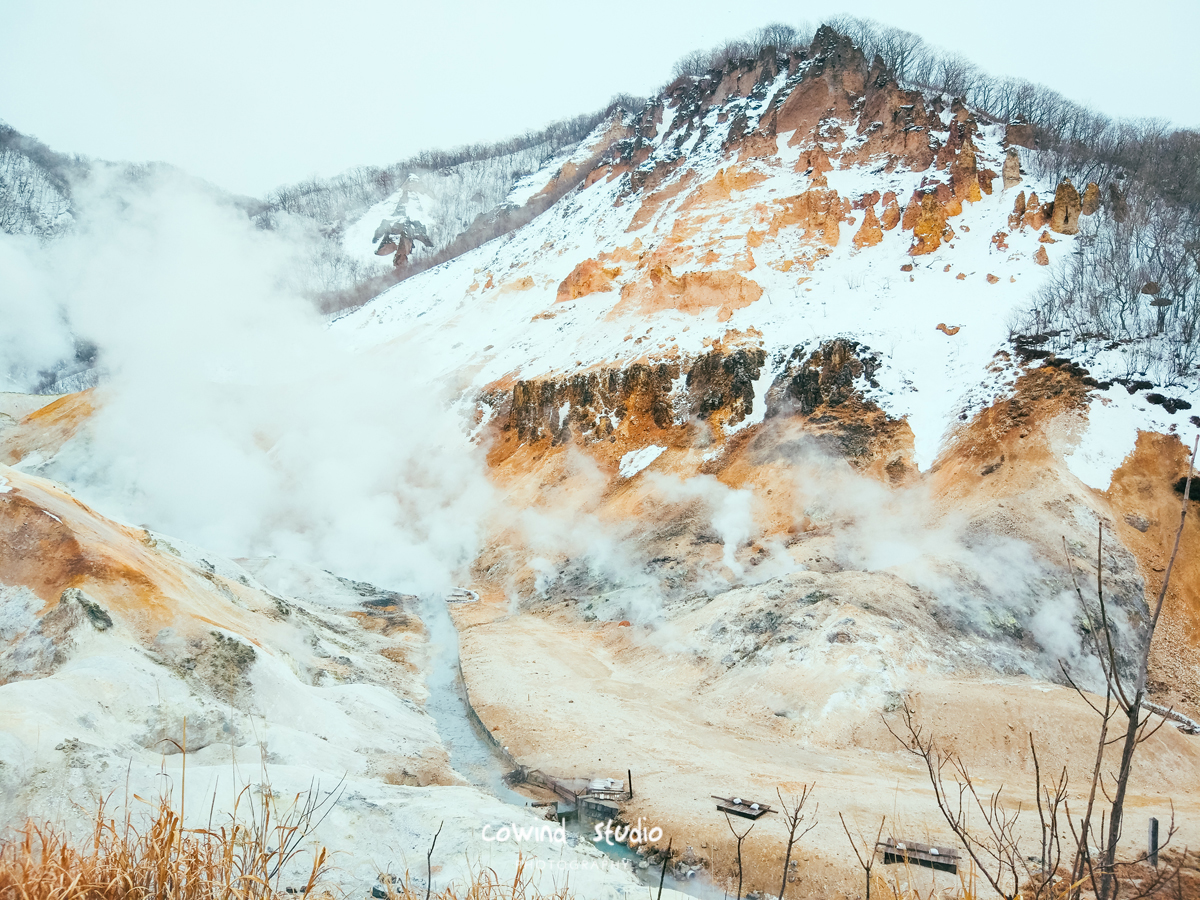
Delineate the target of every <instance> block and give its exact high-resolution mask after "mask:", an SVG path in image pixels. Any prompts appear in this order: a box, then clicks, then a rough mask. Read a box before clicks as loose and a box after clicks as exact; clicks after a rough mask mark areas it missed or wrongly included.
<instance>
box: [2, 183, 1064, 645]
mask: <svg viewBox="0 0 1200 900" xmlns="http://www.w3.org/2000/svg"><path fill="white" fill-rule="evenodd" d="M118 188H119V189H118ZM90 192H91V193H90V196H85V197H84V198H83V199H84V202H82V203H80V208H82V209H84V210H88V211H89V212H90V214H89V215H88V216H87V217H86V218H85V219H84V220H83V221H81V222H80V223H79V224H78V226H77V227H76V228H75V229H74V231H73V232H72V233H71V234H70V235H68V236H66V237H64V238H62V239H60V240H58V241H55V242H52V243H49V244H46V245H39V244H37V243H36V242H34V241H31V240H29V239H20V238H11V237H4V238H3V240H0V283H2V284H4V285H5V286H6V289H5V291H4V293H3V294H2V295H0V312H3V314H4V320H3V328H2V330H0V351H2V352H3V353H4V354H5V363H6V365H5V366H3V367H0V368H4V369H6V370H7V371H8V372H9V373H10V376H15V377H22V376H23V377H25V378H29V377H30V375H31V373H35V372H36V371H37V370H38V369H39V368H43V367H46V366H48V365H50V364H51V363H52V362H53V361H54V360H56V359H61V358H62V357H63V356H64V355H65V354H67V353H68V352H69V350H70V348H71V345H72V338H73V337H74V338H79V339H83V340H87V341H91V342H93V343H95V344H96V345H97V346H98V347H99V351H100V360H101V364H102V366H103V367H104V368H105V369H106V370H107V372H108V378H107V380H106V381H105V383H104V384H103V385H102V386H101V388H99V390H98V394H99V396H98V399H99V401H100V402H99V408H98V411H97V413H96V414H95V415H94V416H93V417H92V419H91V420H90V421H89V423H88V425H87V427H86V428H85V429H84V431H83V432H82V433H81V435H80V436H78V437H77V438H76V439H75V440H73V441H72V442H71V443H69V444H68V445H67V446H66V447H65V448H64V449H63V451H61V452H60V453H59V454H58V456H57V457H56V458H55V459H54V460H53V461H52V462H50V463H49V464H48V465H47V466H46V468H45V471H46V474H48V475H50V476H52V477H54V478H57V479H58V480H61V481H64V482H66V483H68V484H70V485H71V486H73V487H74V488H75V489H76V490H77V491H78V492H79V494H80V496H81V497H82V498H83V499H85V500H90V501H94V502H95V503H96V504H97V505H98V506H99V507H100V509H101V510H103V511H105V512H108V513H111V514H114V515H117V516H120V517H123V518H125V519H126V520H128V521H131V522H134V523H138V524H144V525H147V526H149V527H152V528H154V529H155V530H158V531H162V532H165V533H168V534H173V535H177V536H179V537H182V538H185V539H186V540H189V541H191V542H193V543H195V544H198V545H201V546H204V547H209V548H212V549H214V550H216V551H218V552H221V553H224V554H225V555H228V556H249V555H253V556H263V555H268V554H278V555H280V556H286V557H289V558H292V559H297V560H302V561H305V562H307V563H311V564H315V565H318V566H322V567H328V568H330V569H332V570H335V571H338V572H340V573H346V574H352V575H354V576H356V577H360V578H364V579H368V580H371V581H373V582H376V583H379V584H384V585H388V586H393V587H399V588H402V589H407V590H416V591H440V590H446V589H448V588H449V587H450V586H451V585H452V584H454V583H456V582H462V581H464V580H466V579H467V578H468V577H469V576H468V574H467V569H468V567H469V566H470V564H471V563H472V561H473V560H474V559H475V558H476V556H477V554H478V552H479V550H480V548H481V545H482V540H483V534H484V532H485V529H486V528H489V527H495V524H496V523H497V522H501V523H508V525H509V526H510V527H515V528H517V529H518V530H519V531H520V532H521V533H522V535H523V539H524V543H525V547H526V549H527V550H528V552H529V553H530V558H531V562H530V563H529V565H530V567H531V568H532V570H533V572H534V573H535V575H536V579H535V584H536V588H537V589H538V590H540V591H543V592H544V591H547V590H548V589H549V588H550V586H551V585H553V584H554V583H555V582H556V581H560V580H562V579H563V577H564V571H565V570H564V569H563V568H562V560H563V559H564V558H566V559H572V560H574V561H575V566H576V575H575V576H573V577H575V581H576V584H575V585H571V588H572V589H573V588H574V587H578V586H581V585H584V584H585V583H586V586H587V587H588V589H589V591H590V592H591V593H606V592H607V593H610V594H613V593H616V594H621V595H623V596H622V597H621V598H620V599H619V604H620V605H623V606H624V607H626V608H627V609H628V610H629V612H630V614H632V615H633V616H634V617H635V618H639V619H641V620H642V621H649V620H652V619H657V618H659V617H660V616H661V614H662V604H663V601H664V598H668V597H670V596H672V592H674V595H676V596H677V595H679V592H680V587H679V584H676V585H674V586H672V585H670V584H668V583H667V579H666V578H665V577H660V576H659V575H658V574H657V573H656V572H655V571H653V567H652V566H651V565H650V563H651V562H652V561H651V560H650V559H649V558H648V555H647V546H648V541H647V535H646V531H645V527H646V526H645V522H643V521H640V520H639V519H638V517H633V518H631V519H630V521H624V522H615V523H614V522H613V521H612V520H611V518H610V519H607V520H606V519H605V518H604V516H603V515H602V514H601V512H600V506H601V498H602V497H603V496H604V495H605V493H606V491H607V489H608V487H609V484H610V481H609V479H610V477H611V476H610V474H609V473H606V472H603V471H601V470H600V469H599V468H598V467H597V465H596V463H595V462H594V461H592V460H591V459H590V458H589V457H587V456H585V455H584V454H583V453H581V452H578V451H575V450H570V451H568V452H569V459H568V468H569V470H570V471H569V474H570V475H571V476H572V477H571V479H570V480H571V482H572V483H573V484H574V485H575V486H576V487H575V489H574V490H573V492H568V491H566V490H565V489H564V490H562V491H558V490H556V489H555V488H553V487H551V488H549V489H545V490H543V492H542V498H541V499H542V503H541V504H539V505H538V506H537V507H536V508H526V509H514V510H510V511H506V510H505V509H504V507H503V504H502V503H501V501H500V500H499V499H498V498H497V497H496V496H495V495H494V492H493V488H492V487H491V482H490V480H489V478H488V476H487V472H486V466H485V464H484V460H483V458H482V454H481V452H480V450H479V448H477V447H474V446H472V445H471V443H470V442H469V441H467V440H466V439H465V434H466V428H465V427H464V422H463V420H462V418H461V417H460V415H459V414H458V413H457V412H455V409H456V408H458V406H459V405H458V404H457V403H456V401H457V399H458V398H457V397H454V396H451V395H450V394H449V393H448V392H447V389H446V388H445V387H444V386H441V385H439V384H437V383H436V382H435V381H434V380H433V379H432V377H430V376H427V375H425V374H424V373H425V372H428V371H440V370H443V369H444V365H441V364H438V365H434V364H433V363H434V362H435V361H432V360H426V359H424V358H423V352H422V348H421V347H420V346H415V345H413V344H392V345H386V346H384V347H380V348H376V349H373V350H371V351H369V352H366V353H361V352H357V351H351V350H350V348H349V347H347V346H344V345H343V344H342V342H341V338H340V337H339V335H338V334H337V333H336V331H332V332H331V331H330V330H329V329H327V328H326V323H325V322H324V320H323V319H322V318H321V317H320V316H319V315H318V314H317V313H316V312H315V311H314V309H313V308H312V306H311V305H310V304H308V303H306V302H305V301H304V300H303V299H301V298H300V297H299V296H298V292H297V287H296V282H297V281H298V279H297V278H296V277H294V273H297V272H302V271H303V269H304V267H305V266H306V265H307V264H308V261H309V260H310V259H311V258H312V256H313V254H314V252H315V242H316V240H317V238H316V236H315V235H312V234H308V233H306V232H304V231H301V230H296V231H292V232H287V231H284V232H280V231H272V232H268V231H259V230H257V229H255V228H254V227H253V225H252V224H251V222H250V221H249V220H248V219H247V217H246V215H245V213H244V212H243V211H241V210H239V209H237V208H236V207H234V206H233V205H232V204H230V203H228V202H226V201H224V200H222V199H220V198H219V197H218V196H217V195H215V194H213V193H212V192H210V191H208V190H207V189H205V188H204V187H203V186H201V185H198V184H197V183H196V182H194V181H190V180H185V179H183V178H180V177H178V176H175V175H173V174H171V173H169V172H167V173H158V174H154V175H148V176H145V177H144V178H142V180H141V181H140V182H137V183H134V184H130V183H129V182H127V181H123V182H122V183H121V184H119V185H116V186H114V185H112V184H110V183H106V182H105V181H104V180H103V178H97V179H96V180H95V182H94V183H93V184H91V185H90ZM790 462H791V471H792V472H793V473H794V477H795V479H796V496H797V497H798V498H800V499H799V500H798V505H797V508H796V509H795V510H794V513H795V518H796V520H797V521H798V522H800V521H804V520H808V521H809V522H812V523H815V524H817V525H823V524H824V525H828V526H830V528H832V529H833V532H834V534H835V535H836V539H835V541H834V547H835V553H836V556H837V561H838V562H839V563H840V564H841V565H842V566H843V567H844V568H846V569H850V570H858V571H881V570H886V571H889V572H892V573H894V574H896V575H897V576H899V577H901V578H903V579H904V580H905V581H907V582H908V583H909V584H912V585H914V586H916V587H917V588H919V589H920V590H922V591H924V592H926V593H928V594H929V595H930V596H931V597H933V598H936V601H937V603H938V604H939V606H940V607H941V608H942V609H943V610H944V611H945V613H946V623H947V625H949V626H951V627H954V628H958V629H961V630H966V631H976V632H981V633H985V634H1003V633H1007V634H1009V635H1010V636H1012V637H1013V639H1014V640H1021V639H1024V636H1025V635H1029V636H1032V638H1033V639H1034V641H1036V643H1037V644H1038V645H1040V646H1041V647H1042V648H1044V649H1045V651H1046V652H1047V653H1048V654H1052V655H1053V657H1054V658H1056V659H1057V658H1060V657H1061V658H1066V659H1068V660H1071V659H1079V658H1080V655H1081V653H1080V643H1079V637H1078V631H1077V628H1076V627H1075V621H1076V619H1077V618H1078V615H1079V611H1078V604H1077V602H1076V601H1075V599H1074V598H1073V597H1072V596H1070V595H1069V594H1066V593H1064V589H1065V588H1066V585H1064V584H1063V583H1062V578H1061V574H1062V573H1061V571H1059V572H1058V573H1057V575H1056V574H1055V573H1054V572H1053V571H1052V567H1050V566H1048V565H1047V563H1046V562H1045V561H1044V560H1042V559H1039V558H1037V557H1036V556H1035V555H1034V553H1033V552H1032V551H1031V549H1030V546H1029V544H1027V543H1025V542H1023V541H1021V540H1017V539H1015V538H1012V537H1006V536H1004V535H1002V534H999V533H996V532H995V531H992V530H988V529H987V528H982V529H981V528H980V527H979V526H978V525H977V524H976V523H972V522H969V521H967V520H966V519H965V518H964V517H961V516H955V515H954V514H952V513H951V514H946V513H945V512H944V511H943V510H940V509H938V507H937V504H935V503H934V502H933V500H932V498H930V497H929V496H928V494H927V493H926V491H925V489H924V488H922V487H919V486H918V487H910V488H904V489H892V488H889V487H885V486H884V485H882V484H879V483H878V482H876V481H874V480H872V479H869V478H866V477H863V476H861V475H859V474H857V473H855V472H854V471H853V470H851V469H850V467H849V466H848V465H847V464H846V463H845V461H844V460H834V459H830V458H828V457H826V456H824V455H822V454H821V453H820V452H818V451H817V450H815V449H813V448H811V447H810V448H808V449H806V450H801V451H799V452H798V453H797V454H796V455H795V457H794V458H793V459H791V460H790ZM639 477H640V478H642V479H643V480H644V482H645V491H646V498H647V500H648V502H651V503H657V504H659V505H660V506H662V507H674V508H676V513H675V515H678V516H682V515H684V513H683V512H679V511H680V510H688V511H689V512H687V515H693V516H698V517H699V518H700V519H703V520H704V521H705V522H707V527H708V529H709V531H710V533H713V534H715V536H716V538H717V539H718V541H719V543H720V545H721V559H720V562H719V563H717V562H716V561H715V560H709V561H707V562H705V561H704V560H702V559H701V558H700V555H699V554H698V553H691V554H690V555H688V553H687V551H681V552H684V553H685V555H684V556H683V557H682V562H683V564H684V565H685V566H686V567H687V572H686V577H685V578H683V579H679V578H677V579H676V581H677V582H686V584H685V587H686V589H687V590H690V591H695V590H696V589H700V590H703V591H705V592H708V593H710V594H711V593H716V592H719V591H721V590H725V589H728V588H729V587H731V586H733V585H736V584H739V583H746V582H759V581H763V580H765V579H767V578H769V577H772V576H774V575H778V574H783V573H785V572H787V571H795V570H796V569H797V568H801V567H802V566H801V565H800V564H799V563H797V562H796V560H794V559H793V558H792V557H791V556H789V554H788V552H787V550H786V549H785V548H784V547H783V546H781V545H778V544H770V543H764V544H761V545H760V549H759V551H758V556H757V558H756V560H755V561H756V563H757V565H755V566H754V567H753V568H750V567H748V565H747V553H746V552H744V551H746V546H747V544H748V542H750V541H752V540H759V541H763V539H764V535H763V534H761V533H760V531H761V524H760V517H759V515H758V511H759V504H760V501H761V499H762V498H758V497H756V495H755V494H754V493H753V491H752V490H750V489H734V488H731V487H729V486H728V485H725V484H723V483H722V482H721V481H719V480H718V479H717V478H714V477H713V476H711V475H699V476H694V477H691V478H687V479H681V478H679V477H677V476H675V475H669V474H664V473H662V472H655V471H653V470H647V471H646V472H645V473H643V474H642V475H640V476H639ZM580 567H582V569H584V570H585V571H584V573H583V574H582V575H579V574H578V573H579V570H580Z"/></svg>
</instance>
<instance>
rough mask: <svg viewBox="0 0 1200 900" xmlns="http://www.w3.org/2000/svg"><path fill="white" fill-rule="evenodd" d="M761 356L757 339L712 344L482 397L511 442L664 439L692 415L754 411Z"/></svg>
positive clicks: (722, 418) (721, 418) (724, 416)
mask: <svg viewBox="0 0 1200 900" xmlns="http://www.w3.org/2000/svg"><path fill="white" fill-rule="evenodd" d="M765 363H766V354H765V352H764V351H763V350H762V348H760V347H738V348H735V349H732V350H726V349H725V348H722V347H716V348H714V349H713V350H711V351H710V352H708V353H706V354H704V355H703V356H700V357H698V358H697V359H695V360H692V361H690V362H687V361H685V362H682V363H681V362H677V361H670V362H656V363H633V364H631V365H628V366H624V367H612V368H604V369H599V370H593V371H590V372H580V373H577V374H573V375H567V376H563V377H559V378H545V379H538V380H531V381H518V382H517V383H516V384H515V385H514V386H513V388H512V390H511V392H506V391H501V392H496V393H495V394H493V395H492V396H491V397H490V398H488V399H487V402H488V403H489V404H490V405H491V406H492V407H493V408H494V409H495V411H496V413H497V421H498V424H499V428H500V431H501V433H502V434H507V435H508V436H509V438H510V439H515V442H516V443H528V444H535V443H538V442H540V441H544V440H549V441H550V442H551V444H562V443H564V442H567V441H570V440H581V441H585V442H590V441H615V440H617V439H618V438H626V439H630V440H631V441H633V442H634V443H639V444H644V443H645V442H646V441H647V440H650V441H653V440H667V438H666V437H665V436H663V434H662V433H663V432H667V431H669V430H671V429H674V428H687V427H688V423H689V422H690V421H692V420H693V419H702V420H704V421H705V422H707V423H708V424H709V425H710V426H712V427H716V426H720V425H733V424H737V423H738V422H741V421H742V420H743V419H744V418H745V417H746V416H748V415H749V414H750V413H751V412H753V411H754V382H755V381H757V380H758V378H759V376H760V375H761V373H762V367H763V365H764V364H765ZM681 375H682V376H684V387H683V389H682V390H679V389H678V385H679V379H680V376H681ZM647 432H649V434H647Z"/></svg>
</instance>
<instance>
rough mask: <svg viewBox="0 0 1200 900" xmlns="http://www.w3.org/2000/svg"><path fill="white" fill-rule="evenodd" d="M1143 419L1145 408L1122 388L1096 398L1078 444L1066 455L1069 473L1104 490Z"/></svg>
mask: <svg viewBox="0 0 1200 900" xmlns="http://www.w3.org/2000/svg"><path fill="white" fill-rule="evenodd" d="M1144 418H1145V411H1144V410H1140V409H1138V408H1137V405H1136V399H1135V398H1134V397H1131V396H1129V395H1128V394H1127V393H1126V391H1125V390H1124V388H1117V389H1116V390H1112V391H1106V392H1105V393H1104V394H1102V395H1101V396H1099V397H1097V398H1096V399H1095V400H1094V401H1093V402H1092V405H1091V408H1090V410H1089V411H1088V421H1087V427H1086V428H1085V429H1084V431H1083V434H1082V436H1081V438H1080V441H1079V444H1078V445H1077V446H1076V447H1075V449H1074V450H1073V451H1071V453H1070V454H1068V455H1067V457H1066V460H1065V461H1066V464H1067V468H1068V469H1070V471H1071V474H1072V475H1074V476H1075V477H1076V478H1078V479H1079V480H1080V481H1082V482H1083V483H1084V484H1086V485H1087V486H1088V487H1090V488H1095V489H1096V490H1098V491H1107V490H1108V486H1109V484H1110V483H1111V482H1112V475H1113V472H1115V471H1116V470H1117V469H1118V468H1119V467H1120V465H1121V463H1123V462H1124V461H1125V458H1126V457H1128V456H1129V454H1130V453H1132V452H1133V448H1134V445H1135V444H1136V443H1137V436H1138V430H1139V427H1140V426H1141V425H1142V424H1143V421H1142V420H1143V419H1144Z"/></svg>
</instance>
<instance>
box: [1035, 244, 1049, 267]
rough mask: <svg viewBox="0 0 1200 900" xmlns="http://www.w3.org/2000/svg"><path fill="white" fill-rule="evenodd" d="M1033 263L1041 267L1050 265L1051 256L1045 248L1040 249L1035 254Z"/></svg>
mask: <svg viewBox="0 0 1200 900" xmlns="http://www.w3.org/2000/svg"><path fill="white" fill-rule="evenodd" d="M1033 261H1034V262H1035V263H1037V264H1038V265H1039V266H1048V265H1050V254H1048V253H1047V252H1046V248H1045V247H1038V249H1037V253H1035V254H1033Z"/></svg>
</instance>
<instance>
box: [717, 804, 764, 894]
mask: <svg viewBox="0 0 1200 900" xmlns="http://www.w3.org/2000/svg"><path fill="white" fill-rule="evenodd" d="M725 822H726V823H727V824H728V825H729V830H730V831H731V832H733V839H734V840H735V841H736V842H737V866H738V886H737V894H736V895H735V896H737V897H741V896H742V841H744V840H745V839H746V835H748V834H749V833H750V832H751V831H753V830H754V826H755V824H757V823H755V822H751V823H750V827H749V828H747V829H746V830H745V831H743V832H742V833H741V834H738V833H737V829H736V828H734V827H733V819H731V818H729V813H725Z"/></svg>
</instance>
